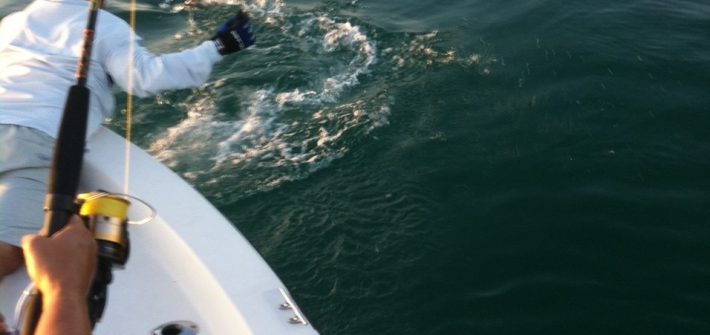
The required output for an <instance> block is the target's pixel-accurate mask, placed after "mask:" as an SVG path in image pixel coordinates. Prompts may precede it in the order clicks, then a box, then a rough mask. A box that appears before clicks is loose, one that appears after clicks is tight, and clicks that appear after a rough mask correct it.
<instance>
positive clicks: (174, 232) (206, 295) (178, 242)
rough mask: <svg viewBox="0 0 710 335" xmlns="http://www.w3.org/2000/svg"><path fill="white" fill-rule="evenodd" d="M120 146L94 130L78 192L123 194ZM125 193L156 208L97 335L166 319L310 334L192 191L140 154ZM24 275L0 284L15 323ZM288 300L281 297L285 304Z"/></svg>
mask: <svg viewBox="0 0 710 335" xmlns="http://www.w3.org/2000/svg"><path fill="white" fill-rule="evenodd" d="M123 152H124V140H123V138H121V137H119V136H118V135H116V134H114V133H112V132H110V131H108V130H106V129H101V130H100V131H99V132H98V133H97V134H96V135H95V136H94V137H93V138H92V139H91V141H90V145H89V152H88V153H87V154H86V157H85V164H84V169H83V178H82V180H83V182H82V183H83V184H82V189H83V190H84V191H93V190H97V189H104V190H108V191H115V192H122V190H123ZM131 152H132V157H131V164H132V165H131V169H132V172H131V181H130V184H129V192H130V193H131V195H133V196H136V197H138V198H141V199H143V200H145V201H146V202H147V203H149V204H150V205H152V206H153V207H155V208H156V209H157V211H158V217H157V218H156V219H155V220H153V221H152V222H150V223H148V224H145V225H141V226H136V225H134V226H131V227H130V240H131V244H132V245H131V255H130V258H129V260H128V264H127V266H126V269H123V270H115V271H114V275H115V277H114V282H113V284H112V285H111V286H110V287H109V300H108V304H107V307H106V311H105V313H104V317H103V320H102V321H101V322H100V323H99V324H98V325H97V327H96V329H95V332H94V333H95V334H107V335H109V334H122V335H123V334H148V333H149V332H150V331H151V330H152V329H153V328H155V327H157V326H159V325H161V324H163V323H165V322H169V321H176V320H189V321H192V322H195V323H197V325H198V326H199V328H200V334H208V335H209V334H235V335H237V334H269V335H271V334H274V335H278V334H304V335H305V334H317V332H316V331H315V330H314V329H313V328H312V327H311V325H310V324H299V323H294V322H293V320H291V318H293V317H294V316H297V314H299V313H300V312H299V311H298V308H297V307H296V308H295V309H281V308H280V305H281V304H283V303H284V302H286V299H290V296H288V291H286V290H285V288H284V285H283V284H282V283H281V281H280V280H279V279H278V278H277V277H276V275H275V274H274V273H273V271H272V270H271V268H269V266H268V265H267V264H266V263H265V262H264V260H263V259H262V258H261V256H260V255H259V254H258V253H257V252H256V251H255V250H254V248H253V247H252V246H251V244H249V242H248V241H247V240H246V239H244V237H243V236H242V235H241V234H240V233H239V232H238V231H237V230H236V229H235V228H234V227H233V226H232V225H231V224H230V223H229V222H228V221H227V220H226V219H225V218H224V217H223V216H222V215H221V214H220V213H219V212H218V211H217V210H216V209H215V208H214V207H213V206H212V205H211V204H209V203H208V202H207V201H206V200H205V199H204V198H203V197H202V196H201V195H200V194H199V193H197V192H196V191H195V190H194V189H193V188H191V187H190V186H189V185H188V184H187V183H185V182H184V181H183V180H182V179H180V178H179V177H178V176H177V175H175V174H174V173H172V172H171V171H170V170H168V169H167V168H166V167H164V166H163V165H162V164H160V163H158V162H157V161H155V160H154V159H153V158H151V157H150V156H148V155H147V154H146V153H144V152H143V151H141V150H140V149H138V148H136V147H133V149H132V150H131ZM26 283H27V278H26V276H25V275H24V271H21V272H18V273H16V274H14V275H12V276H10V277H8V278H7V279H6V280H4V281H3V282H2V283H0V313H2V314H3V315H5V317H6V319H8V321H11V320H12V315H13V309H14V305H15V302H16V301H17V299H18V297H19V296H20V294H21V292H22V290H23V288H24V287H25V285H26ZM287 296H288V297H287Z"/></svg>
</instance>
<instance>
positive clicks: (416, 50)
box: [148, 0, 493, 201]
mask: <svg viewBox="0 0 710 335" xmlns="http://www.w3.org/2000/svg"><path fill="white" fill-rule="evenodd" d="M203 3H204V4H209V5H213V6H210V7H201V8H196V9H195V8H187V9H186V8H185V6H184V5H183V3H182V2H179V3H177V2H175V3H173V2H171V1H170V0H168V1H166V2H163V3H161V4H160V6H159V7H160V8H162V9H166V10H170V11H173V12H175V11H183V10H189V11H190V17H191V22H192V24H191V25H190V26H189V28H188V31H185V32H181V33H179V34H177V35H175V38H176V39H183V38H191V37H192V36H201V35H204V34H206V32H204V31H202V28H200V27H208V26H209V27H213V26H214V25H215V24H218V22H209V23H204V22H202V23H200V21H204V20H212V17H217V16H219V17H222V16H224V15H222V14H223V13H220V14H219V15H214V14H215V12H219V11H233V8H230V7H231V6H230V5H241V6H244V7H246V8H247V10H248V11H249V12H250V14H251V15H252V18H253V21H254V24H255V26H257V27H258V28H257V34H258V35H257V44H256V45H255V46H254V47H252V49H250V51H249V53H250V54H251V58H250V59H249V60H247V59H246V58H244V57H243V58H242V59H240V60H237V61H235V64H236V65H235V68H237V67H239V66H244V67H248V66H252V65H244V62H250V63H249V64H253V67H254V68H257V69H258V70H255V71H251V72H249V73H248V76H252V77H257V79H258V77H262V78H261V79H262V80H263V82H264V83H263V84H261V85H246V86H244V85H240V86H241V87H239V88H235V87H234V86H235V85H233V84H231V82H232V81H234V75H233V74H232V73H231V72H230V71H224V70H222V71H224V73H217V74H215V76H214V77H216V78H222V79H218V80H216V81H213V82H210V83H208V84H206V85H204V86H203V87H201V88H199V89H197V90H194V91H193V93H192V94H191V95H189V96H188V97H187V98H184V97H183V98H181V99H175V100H176V101H172V99H170V98H166V97H162V98H161V97H159V99H158V101H159V102H162V103H167V104H170V105H172V106H173V107H175V106H177V107H179V108H183V109H185V110H186V112H187V118H185V119H184V120H182V121H180V122H179V123H178V124H176V125H174V126H171V127H169V128H167V129H166V130H165V131H164V132H163V133H162V134H159V135H157V136H156V137H155V138H154V139H153V141H152V143H151V144H150V146H149V149H148V151H149V152H150V153H151V154H153V155H154V156H156V157H157V158H158V159H160V160H161V161H163V162H164V163H165V164H167V165H168V166H171V167H172V168H174V169H176V170H178V172H180V173H182V175H183V177H185V178H186V179H188V180H189V181H191V182H192V183H193V184H195V185H197V186H198V187H209V185H215V184H218V185H220V187H219V188H216V189H218V190H219V191H217V192H218V193H217V194H213V196H214V197H216V198H222V197H230V198H231V199H223V200H226V201H230V200H236V199H234V198H235V197H236V198H237V199H238V198H241V197H244V196H248V195H250V194H253V193H256V192H262V191H265V190H269V189H273V188H275V187H278V186H279V185H282V184H283V183H285V182H289V181H293V180H298V179H302V178H305V177H307V176H308V175H310V174H312V173H313V172H315V171H317V170H319V169H322V168H324V167H327V166H329V165H330V163H331V162H332V161H333V160H335V159H338V158H340V157H342V156H343V155H345V154H346V153H347V152H348V150H349V148H351V147H352V146H353V144H355V143H357V142H358V141H360V140H361V139H363V138H365V137H367V136H369V134H370V132H371V131H372V130H374V129H377V128H380V127H383V126H385V125H387V124H388V123H389V116H390V108H391V106H392V104H393V103H394V101H393V98H392V97H391V96H390V93H389V90H388V87H387V85H388V83H387V80H386V79H385V80H379V81H376V80H373V79H372V77H374V75H373V72H375V74H376V75H377V76H388V73H394V72H396V71H399V70H402V69H403V68H408V67H427V66H435V65H442V64H443V65H447V64H457V65H459V66H466V67H468V66H472V65H478V64H480V63H482V60H481V56H479V55H471V56H468V57H464V58H459V57H458V56H457V55H456V52H455V51H451V50H450V51H436V50H434V48H432V47H431V46H429V45H428V44H431V43H433V42H434V41H435V40H436V37H437V32H431V33H425V34H421V35H417V36H415V37H414V38H411V39H409V41H408V42H402V43H401V44H400V45H395V46H389V47H386V48H384V49H383V50H382V51H380V50H379V46H378V42H376V41H374V40H373V38H372V37H370V36H371V35H372V34H373V32H372V31H373V30H374V28H367V27H364V26H363V25H358V24H354V23H353V22H354V20H353V19H348V18H345V17H339V16H337V15H335V14H332V13H331V11H328V10H324V11H318V10H316V11H312V12H298V11H297V9H291V8H288V7H286V6H284V3H283V2H282V1H280V0H256V1H251V2H238V1H203ZM374 34H376V33H374ZM195 38H197V37H195ZM380 59H385V60H386V61H385V62H380ZM492 62H493V60H488V61H486V62H483V63H486V64H490V63H492ZM482 69H483V70H481V73H484V74H485V72H486V71H488V70H487V68H486V67H485V66H482ZM240 79H241V80H243V78H240ZM363 80H364V81H373V82H376V83H374V84H371V85H368V84H367V83H365V84H363ZM255 81H258V80H255ZM245 83H246V82H245ZM383 83H384V84H383ZM235 101H236V102H235ZM235 114H236V115H235Z"/></svg>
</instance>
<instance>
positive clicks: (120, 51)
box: [101, 22, 222, 97]
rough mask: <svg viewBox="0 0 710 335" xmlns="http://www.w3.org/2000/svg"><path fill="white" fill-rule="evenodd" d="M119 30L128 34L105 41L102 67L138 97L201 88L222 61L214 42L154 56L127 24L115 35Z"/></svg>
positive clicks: (114, 79) (125, 88) (125, 89)
mask: <svg viewBox="0 0 710 335" xmlns="http://www.w3.org/2000/svg"><path fill="white" fill-rule="evenodd" d="M122 23H123V22H122ZM120 30H123V31H124V32H125V33H124V34H117V33H113V34H110V36H109V37H108V38H102V45H101V48H102V49H103V52H102V54H103V57H104V59H103V66H104V67H105V70H106V72H107V73H108V74H109V75H110V76H111V78H112V79H113V81H114V83H115V84H116V85H118V86H119V87H120V88H121V89H122V90H123V91H125V92H129V90H130V93H131V94H134V95H136V96H138V97H146V96H151V95H155V94H157V93H159V92H161V91H165V90H172V89H182V88H190V87H197V86H199V85H202V84H204V83H205V82H206V81H207V79H208V78H209V75H210V73H211V72H212V67H213V65H214V64H215V63H217V62H218V61H220V60H221V59H222V55H220V54H219V52H218V51H217V47H216V46H215V45H214V42H212V41H205V42H203V43H202V44H200V45H199V46H197V47H194V48H191V49H187V50H183V51H181V52H176V53H169V54H163V55H154V54H152V53H150V52H149V51H148V50H146V49H145V48H144V47H143V46H141V44H140V41H141V39H140V37H138V36H137V35H135V34H134V33H133V31H132V30H131V29H130V28H127V25H126V29H117V30H114V32H117V31H120ZM131 36H133V38H131ZM131 46H132V47H131ZM130 59H132V60H133V62H132V64H131V62H130ZM129 82H131V83H132V85H129Z"/></svg>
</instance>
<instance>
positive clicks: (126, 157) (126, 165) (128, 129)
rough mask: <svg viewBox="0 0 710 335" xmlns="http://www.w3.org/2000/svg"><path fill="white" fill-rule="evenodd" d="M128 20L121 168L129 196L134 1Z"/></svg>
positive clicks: (134, 36) (134, 22)
mask: <svg viewBox="0 0 710 335" xmlns="http://www.w3.org/2000/svg"><path fill="white" fill-rule="evenodd" d="M129 12H130V18H129V25H130V26H131V31H132V33H131V34H130V36H129V43H128V85H127V86H128V87H127V89H126V91H128V92H127V93H128V95H126V134H125V139H126V140H125V147H124V159H123V162H124V167H123V193H124V194H129V192H128V180H129V178H130V175H131V140H132V138H131V135H132V133H133V94H132V93H131V92H133V69H134V57H133V54H134V53H135V42H136V0H131V7H130V11H129Z"/></svg>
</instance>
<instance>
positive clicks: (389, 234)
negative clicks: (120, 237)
mask: <svg viewBox="0 0 710 335" xmlns="http://www.w3.org/2000/svg"><path fill="white" fill-rule="evenodd" d="M24 4H25V3H24V2H10V1H0V15H5V14H6V13H8V12H10V11H11V10H14V9H18V8H21V7H22V6H24ZM239 5H241V6H244V7H245V8H247V9H248V10H249V12H250V13H251V15H252V17H253V22H254V26H255V27H256V33H257V45H256V46H255V47H254V48H252V49H250V50H249V51H245V52H241V53H239V54H237V55H235V56H231V57H229V58H227V59H225V60H224V61H222V62H221V63H220V64H218V66H217V67H216V68H215V71H214V73H213V76H212V79H211V80H210V81H209V82H208V83H207V84H205V85H204V86H202V87H200V88H197V89H193V90H182V91H175V92H167V93H164V94H161V95H159V96H157V97H155V98H147V99H139V100H137V101H136V105H135V123H134V132H135V133H134V141H135V142H136V143H137V144H138V145H140V146H141V147H143V148H145V149H146V150H148V151H149V152H150V153H151V154H153V155H154V156H156V157H157V158H159V159H160V160H161V161H162V162H164V163H165V164H166V165H168V166H170V167H171V168H172V169H174V170H175V171H176V172H178V173H179V174H180V175H181V176H183V177H184V178H185V179H186V180H188V181H189V182H190V183H191V184H192V185H194V186H195V187H196V188H197V189H198V190H199V191H200V192H202V193H203V194H204V195H205V196H206V197H207V198H208V199H209V200H210V201H211V202H212V203H214V204H215V205H216V206H217V207H218V208H219V210H220V211H222V212H223V213H224V214H225V215H226V216H227V217H228V218H229V219H230V220H231V221H232V222H234V224H235V226H236V227H237V228H238V229H239V230H240V231H241V232H242V233H243V234H244V235H245V236H246V237H247V238H248V239H249V240H250V241H251V242H252V243H253V245H254V246H255V247H256V248H257V250H258V251H259V252H260V253H261V254H262V255H263V256H264V258H265V259H266V260H267V262H268V263H269V264H270V265H271V266H272V267H273V269H274V270H275V272H276V273H277V274H278V275H279V277H280V278H281V279H282V280H283V281H284V283H285V284H286V285H287V286H288V287H289V289H290V290H291V292H292V294H293V295H294V297H295V298H296V300H297V301H298V302H299V305H300V306H301V308H302V309H303V311H304V312H305V313H306V314H307V316H308V317H309V318H310V321H311V322H312V323H313V324H314V326H315V327H316V328H317V329H319V330H320V332H321V333H322V334H345V335H347V334H352V335H355V334H357V335H361V334H362V335H368V334H708V333H710V131H709V130H708V128H709V127H710V87H709V84H710V38H708V36H710V35H709V34H710V3H708V2H707V1H698V0H694V1H690V0H664V1H659V0H629V1H622V2H619V1H591V2H590V1H577V0H568V1H555V0H517V1H509V0H499V1H483V0H467V1H464V0H459V1H444V0H440V1H421V0H420V1H414V0H398V1H371V0H349V1H342V0H328V1H314V0H249V1H209V4H208V5H207V6H205V7H202V8H191V9H188V8H184V7H183V6H182V4H181V2H179V1H177V0H176V1H171V0H161V1H153V0H151V1H141V2H140V3H139V7H138V12H137V21H138V27H137V30H138V32H139V34H140V35H141V36H143V38H144V44H145V45H146V46H147V47H148V48H149V49H151V50H152V51H154V52H156V53H164V52H170V51H174V50H178V49H181V48H184V47H188V46H193V45H196V44H197V43H199V42H200V41H202V40H204V39H206V38H208V37H209V36H210V35H211V33H212V32H213V30H214V28H215V27H216V26H217V25H219V24H220V23H221V22H222V21H223V20H224V19H225V18H227V17H228V16H230V15H231V14H233V13H235V11H236V8H237V6H239ZM107 7H108V9H109V10H111V11H112V12H114V13H116V14H118V15H120V16H122V17H124V18H127V17H128V9H129V5H128V2H126V1H107ZM119 96H121V97H122V96H124V95H122V94H119ZM118 109H119V110H118V113H117V114H116V117H115V118H114V119H112V120H110V122H109V125H110V127H111V128H113V129H114V130H116V131H118V132H122V131H123V129H124V128H125V125H124V122H125V120H124V118H123V114H124V113H125V103H122V104H120V105H119V108H118ZM245 275H248V274H245Z"/></svg>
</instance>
